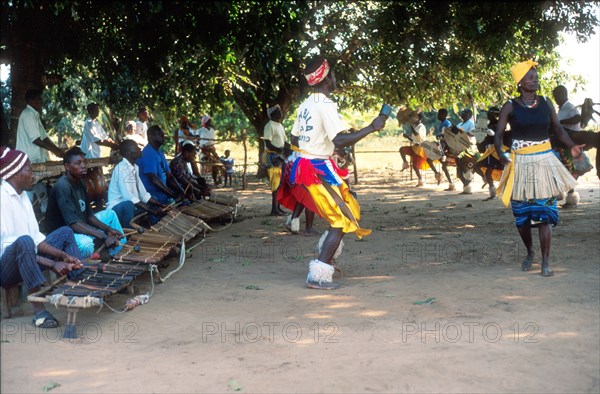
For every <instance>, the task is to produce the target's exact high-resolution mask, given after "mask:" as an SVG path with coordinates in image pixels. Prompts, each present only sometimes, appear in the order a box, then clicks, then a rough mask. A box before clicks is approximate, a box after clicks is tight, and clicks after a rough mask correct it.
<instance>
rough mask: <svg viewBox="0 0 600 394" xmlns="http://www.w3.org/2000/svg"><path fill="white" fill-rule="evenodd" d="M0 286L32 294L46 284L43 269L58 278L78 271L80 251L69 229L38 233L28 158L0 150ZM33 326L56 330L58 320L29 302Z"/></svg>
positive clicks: (39, 306) (10, 151) (20, 154)
mask: <svg viewBox="0 0 600 394" xmlns="http://www.w3.org/2000/svg"><path fill="white" fill-rule="evenodd" d="M0 178H1V179H2V184H1V185H0V201H2V204H0V210H1V213H0V217H1V218H2V220H1V221H0V239H1V242H0V285H1V286H2V287H9V286H13V285H17V284H19V283H21V282H24V284H25V285H26V286H27V288H28V289H29V294H32V293H35V292H37V291H38V290H39V288H40V286H41V285H42V284H44V283H45V282H46V279H45V278H44V275H43V274H42V270H45V269H51V270H53V271H54V272H56V273H57V274H59V275H67V274H68V273H69V272H71V270H73V269H78V268H81V261H79V256H80V253H79V250H78V249H77V244H76V242H75V238H74V235H73V230H71V229H70V228H69V227H61V228H58V229H57V230H55V231H53V232H52V233H50V234H48V236H47V237H46V236H45V235H44V234H42V233H41V232H40V229H39V226H38V222H37V219H36V217H35V214H34V213H33V206H32V205H31V201H29V198H28V197H27V195H26V194H25V193H23V192H24V191H26V190H29V189H31V187H32V183H33V173H32V171H31V163H30V162H29V160H28V158H27V155H26V154H25V153H24V152H21V151H19V150H11V149H9V148H6V147H1V148H0ZM31 305H32V307H33V312H34V317H33V324H34V325H35V326H36V327H40V328H54V327H58V325H59V324H58V321H57V320H56V319H55V318H54V316H52V315H51V314H50V313H49V312H48V311H46V309H45V308H44V304H43V303H40V302H32V303H31Z"/></svg>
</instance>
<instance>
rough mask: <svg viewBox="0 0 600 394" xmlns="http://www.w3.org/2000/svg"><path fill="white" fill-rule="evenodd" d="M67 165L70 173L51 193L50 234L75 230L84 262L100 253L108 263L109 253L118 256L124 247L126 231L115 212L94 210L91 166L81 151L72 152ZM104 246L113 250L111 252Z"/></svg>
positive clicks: (47, 215) (48, 214) (68, 154)
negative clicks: (89, 179)
mask: <svg viewBox="0 0 600 394" xmlns="http://www.w3.org/2000/svg"><path fill="white" fill-rule="evenodd" d="M63 162H64V166H65V170H66V174H65V175H63V176H62V177H60V178H59V179H58V181H56V183H55V184H54V187H53V188H52V191H51V192H50V198H49V200H48V211H47V212H46V218H45V220H46V225H47V227H48V229H49V230H50V231H52V230H54V229H57V228H59V227H62V226H69V227H71V228H72V229H73V232H74V233H75V241H77V246H78V247H79V251H80V252H81V258H82V259H87V258H88V257H90V256H91V255H92V254H93V253H94V250H99V251H100V256H101V258H102V260H106V259H107V258H108V257H109V256H108V255H107V254H110V255H114V254H115V253H117V252H118V251H119V250H120V249H121V248H122V245H121V243H120V242H119V239H120V238H123V229H122V227H121V224H120V223H119V218H118V217H117V214H116V213H115V212H114V211H113V210H112V209H106V210H104V211H101V212H98V213H96V214H94V212H93V211H92V207H91V206H90V201H89V198H88V193H87V190H86V186H85V182H84V177H85V175H86V173H87V166H86V162H85V155H84V154H83V152H82V151H81V149H80V148H79V147H74V148H71V149H69V150H68V151H67V152H65V157H64V158H63ZM123 242H125V239H124V238H123ZM104 246H105V247H108V248H109V250H108V253H107V251H106V249H105V247H104Z"/></svg>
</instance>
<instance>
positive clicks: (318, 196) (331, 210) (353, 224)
mask: <svg viewBox="0 0 600 394" xmlns="http://www.w3.org/2000/svg"><path fill="white" fill-rule="evenodd" d="M331 188H332V189H333V190H334V191H335V192H336V193H337V194H338V195H339V196H340V197H341V199H342V200H343V201H344V203H345V204H346V206H347V207H348V208H349V209H350V212H352V215H353V216H354V219H355V220H351V219H350V218H348V217H346V215H344V214H343V212H342V210H341V209H340V207H339V206H338V205H337V204H336V202H335V200H334V199H333V197H332V196H331V195H330V194H329V192H328V191H327V189H326V188H325V186H323V185H322V184H314V185H310V186H307V187H306V189H307V190H308V192H309V193H310V195H311V197H312V199H313V201H314V202H315V206H316V207H317V210H318V211H319V212H317V213H318V214H319V215H320V216H321V217H323V218H324V219H325V220H327V222H329V225H330V226H331V227H333V228H341V229H342V231H343V232H344V233H354V234H356V236H357V237H358V238H359V239H360V238H362V237H363V236H365V235H369V234H371V230H368V229H365V228H360V226H359V224H358V221H359V220H360V206H359V205H358V201H356V199H355V198H354V197H353V196H352V194H350V189H349V188H348V185H346V184H345V183H342V184H341V185H340V186H333V185H331Z"/></svg>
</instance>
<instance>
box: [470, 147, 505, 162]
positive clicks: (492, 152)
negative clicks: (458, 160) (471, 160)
mask: <svg viewBox="0 0 600 394" xmlns="http://www.w3.org/2000/svg"><path fill="white" fill-rule="evenodd" d="M509 149H510V148H509V147H508V146H506V145H502V152H506V151H507V150H509ZM489 155H492V157H493V158H494V159H496V160H500V158H499V157H498V153H496V148H495V147H494V145H490V146H488V147H487V149H486V150H485V152H483V153H482V154H481V157H479V159H477V161H478V162H480V161H481V160H483V159H485V158H486V157H488V156H489Z"/></svg>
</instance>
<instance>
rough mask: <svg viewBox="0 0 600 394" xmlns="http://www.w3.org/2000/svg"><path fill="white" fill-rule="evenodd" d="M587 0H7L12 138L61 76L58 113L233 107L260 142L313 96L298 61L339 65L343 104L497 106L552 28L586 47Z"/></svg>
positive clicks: (546, 49) (540, 54)
mask: <svg viewBox="0 0 600 394" xmlns="http://www.w3.org/2000/svg"><path fill="white" fill-rule="evenodd" d="M593 4H594V3H593V2H561V1H545V2H514V3H513V2H487V1H485V2H482V1H480V2H438V1H432V0H425V1H420V2H396V1H375V2H372V1H350V2H348V1H344V2H341V1H340V2H331V1H283V0H272V1H267V2H263V1H260V2H259V1H251V0H229V1H215V2H193V1H173V2H166V1H141V0H132V1H127V2H122V1H102V2H98V1H92V0H87V1H78V2H68V1H58V0H54V1H47V2H41V1H39V0H31V1H27V2H16V1H8V0H3V1H2V31H3V34H2V48H1V51H0V55H1V56H2V59H3V62H5V60H4V59H10V64H11V74H12V75H11V81H12V94H13V99H12V105H11V107H12V122H11V133H12V135H13V136H14V132H15V131H16V122H15V119H16V118H17V117H18V114H19V113H20V111H21V109H22V108H23V106H24V105H23V104H24V103H22V96H23V93H24V91H25V90H26V89H27V88H29V87H39V86H40V85H44V78H43V77H44V76H45V75H46V76H47V75H58V76H59V77H60V78H54V80H55V81H56V82H60V81H62V82H60V83H61V84H65V83H67V82H66V81H68V80H69V78H78V79H79V83H78V86H77V89H75V87H74V86H71V88H70V89H62V88H60V89H62V90H60V89H59V91H63V92H65V93H64V94H61V95H58V96H57V99H59V101H60V103H59V104H60V105H61V106H64V107H65V108H69V109H73V108H74V109H78V108H79V109H80V110H82V109H81V107H80V103H79V104H77V105H75V106H73V105H72V103H74V102H76V99H77V98H82V97H85V98H90V99H94V100H96V101H99V102H100V103H101V104H103V105H105V106H106V108H107V112H108V113H109V114H112V116H114V117H117V118H121V119H125V118H126V117H127V116H129V115H130V114H132V112H133V111H134V110H135V108H137V106H138V105H139V104H145V105H146V106H148V107H149V108H150V109H151V111H156V112H157V113H160V115H161V116H160V119H161V120H162V123H163V124H164V125H163V127H172V125H173V124H174V122H175V119H177V118H178V117H179V116H180V115H182V114H196V113H198V112H200V111H202V112H211V113H214V112H217V113H218V112H219V111H223V114H224V118H225V117H229V115H228V114H231V113H232V111H231V110H232V108H233V107H232V106H231V103H232V102H234V103H235V104H236V107H237V108H239V109H240V110H241V112H242V113H243V114H244V115H245V117H246V118H247V119H248V122H249V123H250V124H251V125H252V126H253V128H254V129H255V134H256V135H257V136H261V135H262V128H263V125H264V124H265V123H266V120H267V119H266V113H265V107H266V106H267V105H272V104H275V103H278V104H279V105H280V106H281V107H282V109H283V112H284V113H288V114H290V113H293V111H294V109H295V108H296V106H297V105H298V104H299V102H300V99H301V98H302V97H303V95H304V94H305V93H306V91H307V86H306V83H305V82H304V77H303V75H302V72H301V71H302V68H303V65H304V62H305V61H306V60H307V59H308V58H309V57H310V56H312V55H317V54H322V55H326V56H328V57H329V58H330V60H331V61H332V62H333V63H334V67H335V69H336V76H337V77H338V81H339V85H340V87H341V89H340V90H339V92H337V93H336V95H337V97H336V99H337V100H338V102H339V104H340V107H341V108H342V109H343V108H347V107H352V108H356V109H359V110H360V109H363V110H364V109H370V108H373V107H378V106H379V105H380V104H381V102H382V101H387V102H390V103H392V104H396V105H398V104H408V105H410V106H424V107H436V106H446V107H448V106H451V105H452V104H454V103H457V102H462V103H470V105H477V104H482V105H483V104H487V103H494V104H497V103H498V102H499V101H502V100H504V99H505V98H506V96H507V95H509V94H511V93H512V92H513V89H514V87H513V84H512V83H511V81H510V80H509V79H508V76H509V73H508V68H509V66H510V65H511V64H512V63H514V62H515V61H517V60H522V59H523V57H524V56H526V55H535V57H536V58H537V59H538V60H539V61H541V62H542V67H543V68H544V70H545V69H552V68H553V67H554V65H555V64H556V54H555V53H554V51H553V49H554V48H555V47H556V45H557V44H558V32H559V31H575V32H577V34H578V37H579V39H581V40H584V39H585V38H586V37H587V36H588V35H589V34H590V33H591V32H592V31H593V28H594V27H595V26H597V25H598V19H597V16H596V15H595V14H594V8H593ZM25 21H34V22H35V26H36V29H35V31H33V30H34V29H31V28H29V26H30V25H26V24H25ZM4 33H5V34H4ZM72 37H76V38H77V40H72V39H67V38H72ZM70 42H74V44H73V45H71V44H69V43H70ZM25 71H26V72H25ZM25 76H26V77H27V78H25ZM77 90H80V91H81V92H80V93H81V94H79V93H77ZM68 92H71V93H73V94H68ZM75 93H77V95H76V94H75ZM69 101H70V102H71V105H69V104H68V102H69ZM157 118H158V117H157ZM232 118H236V116H233V117H232ZM231 124H234V123H231Z"/></svg>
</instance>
